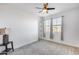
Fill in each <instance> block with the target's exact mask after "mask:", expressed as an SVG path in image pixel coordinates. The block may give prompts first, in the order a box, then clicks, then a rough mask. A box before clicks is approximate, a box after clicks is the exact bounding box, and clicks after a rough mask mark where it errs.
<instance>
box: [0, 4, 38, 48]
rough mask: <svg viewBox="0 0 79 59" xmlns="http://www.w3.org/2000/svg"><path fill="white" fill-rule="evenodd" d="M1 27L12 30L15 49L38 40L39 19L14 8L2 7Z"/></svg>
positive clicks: (0, 8)
mask: <svg viewBox="0 0 79 59" xmlns="http://www.w3.org/2000/svg"><path fill="white" fill-rule="evenodd" d="M0 27H8V28H9V29H10V30H9V31H10V32H9V35H10V40H12V41H13V42H14V47H15V48H18V47H21V46H23V45H26V44H29V43H32V42H34V41H37V40H38V17H37V16H34V15H33V14H29V13H28V12H24V11H22V10H19V9H18V8H15V7H13V6H10V5H6V4H2V5H0ZM0 41H1V40H0Z"/></svg>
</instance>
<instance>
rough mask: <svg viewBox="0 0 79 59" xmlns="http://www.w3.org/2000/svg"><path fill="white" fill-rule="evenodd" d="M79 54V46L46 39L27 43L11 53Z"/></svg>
mask: <svg viewBox="0 0 79 59" xmlns="http://www.w3.org/2000/svg"><path fill="white" fill-rule="evenodd" d="M73 54H79V49H78V48H73V47H69V46H65V45H61V44H57V43H53V42H49V41H45V40H41V41H37V42H35V43H33V44H29V45H25V46H23V47H20V48H18V49H16V50H15V51H14V52H11V53H9V55H73Z"/></svg>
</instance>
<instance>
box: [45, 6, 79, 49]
mask: <svg viewBox="0 0 79 59" xmlns="http://www.w3.org/2000/svg"><path fill="white" fill-rule="evenodd" d="M59 16H64V19H63V23H64V24H63V26H64V28H63V29H64V41H61V40H59V39H53V40H52V41H55V42H59V43H64V44H67V45H71V46H76V47H79V8H75V9H71V10H68V11H65V12H61V13H58V14H55V15H51V16H48V17H46V18H47V19H49V18H52V17H53V18H54V17H59ZM50 40H51V39H50Z"/></svg>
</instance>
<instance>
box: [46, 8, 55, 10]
mask: <svg viewBox="0 0 79 59" xmlns="http://www.w3.org/2000/svg"><path fill="white" fill-rule="evenodd" d="M54 9H55V8H47V10H54Z"/></svg>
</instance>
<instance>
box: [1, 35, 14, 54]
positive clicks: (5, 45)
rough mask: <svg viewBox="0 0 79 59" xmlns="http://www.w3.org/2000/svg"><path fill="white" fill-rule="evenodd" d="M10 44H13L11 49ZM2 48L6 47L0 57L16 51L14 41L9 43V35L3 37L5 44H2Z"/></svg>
mask: <svg viewBox="0 0 79 59" xmlns="http://www.w3.org/2000/svg"><path fill="white" fill-rule="evenodd" d="M9 44H11V48H8V45H9ZM0 46H4V47H5V50H3V51H2V52H1V53H0V55H3V54H5V55H7V53H8V52H9V51H10V50H12V51H14V47H13V41H9V36H8V35H7V34H5V35H3V44H0Z"/></svg>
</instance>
